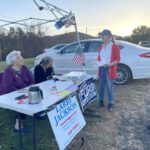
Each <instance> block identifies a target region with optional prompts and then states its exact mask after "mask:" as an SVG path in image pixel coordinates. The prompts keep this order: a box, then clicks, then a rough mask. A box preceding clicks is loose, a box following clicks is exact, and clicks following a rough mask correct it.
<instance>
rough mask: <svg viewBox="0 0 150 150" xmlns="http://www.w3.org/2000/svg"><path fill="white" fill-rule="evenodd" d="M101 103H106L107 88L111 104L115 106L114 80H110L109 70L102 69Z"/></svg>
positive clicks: (106, 68)
mask: <svg viewBox="0 0 150 150" xmlns="http://www.w3.org/2000/svg"><path fill="white" fill-rule="evenodd" d="M100 71H101V74H100V97H99V98H100V101H104V94H105V86H106V87H107V93H108V100H109V104H113V99H114V97H113V80H110V79H109V68H108V67H100Z"/></svg>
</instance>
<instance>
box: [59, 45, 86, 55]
mask: <svg viewBox="0 0 150 150" xmlns="http://www.w3.org/2000/svg"><path fill="white" fill-rule="evenodd" d="M85 45H86V43H85V42H82V43H81V48H82V49H84V47H85ZM78 50H79V43H74V44H72V45H69V46H68V47H65V49H63V50H62V53H63V54H66V53H76V52H77V51H78Z"/></svg>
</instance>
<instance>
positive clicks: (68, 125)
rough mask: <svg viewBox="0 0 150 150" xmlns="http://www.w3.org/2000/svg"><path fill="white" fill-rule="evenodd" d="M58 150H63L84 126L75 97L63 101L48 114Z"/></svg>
mask: <svg viewBox="0 0 150 150" xmlns="http://www.w3.org/2000/svg"><path fill="white" fill-rule="evenodd" d="M48 117H49V120H50V124H51V126H52V129H53V131H54V134H55V137H56V140H57V143H58V146H59V149H60V150H64V149H65V148H66V147H67V145H68V144H69V143H70V142H71V141H72V139H73V138H74V137H75V136H76V134H77V133H79V132H80V130H81V129H82V128H83V127H84V126H85V125H86V122H85V120H84V117H83V115H82V112H81V110H80V107H79V104H78V101H77V99H76V96H71V97H68V98H66V99H65V100H63V101H62V102H61V103H60V104H58V105H56V107H55V108H54V109H53V110H52V111H50V112H48Z"/></svg>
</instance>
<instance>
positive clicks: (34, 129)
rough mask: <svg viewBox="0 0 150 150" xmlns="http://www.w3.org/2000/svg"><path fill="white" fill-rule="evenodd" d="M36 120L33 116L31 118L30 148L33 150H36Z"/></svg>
mask: <svg viewBox="0 0 150 150" xmlns="http://www.w3.org/2000/svg"><path fill="white" fill-rule="evenodd" d="M35 121H36V119H35V116H33V118H32V147H33V150H36V123H35Z"/></svg>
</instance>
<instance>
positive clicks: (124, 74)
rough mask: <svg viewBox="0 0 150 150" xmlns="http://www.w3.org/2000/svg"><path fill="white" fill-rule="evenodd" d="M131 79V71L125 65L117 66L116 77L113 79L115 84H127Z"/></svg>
mask: <svg viewBox="0 0 150 150" xmlns="http://www.w3.org/2000/svg"><path fill="white" fill-rule="evenodd" d="M131 79H132V73H131V71H130V69H129V68H128V67H127V66H125V65H120V64H119V65H118V66H117V79H116V80H115V81H114V83H115V84H118V85H123V84H127V83H128V82H129V81H130V80H131Z"/></svg>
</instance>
